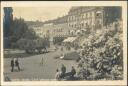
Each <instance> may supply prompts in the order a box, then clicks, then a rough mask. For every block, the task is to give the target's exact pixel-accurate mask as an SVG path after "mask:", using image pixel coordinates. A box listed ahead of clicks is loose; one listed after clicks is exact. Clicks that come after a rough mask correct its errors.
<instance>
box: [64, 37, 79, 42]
mask: <svg viewBox="0 0 128 86" xmlns="http://www.w3.org/2000/svg"><path fill="white" fill-rule="evenodd" d="M76 39H77V37H68V38H67V39H65V40H64V41H63V42H74V41H75V40H76Z"/></svg>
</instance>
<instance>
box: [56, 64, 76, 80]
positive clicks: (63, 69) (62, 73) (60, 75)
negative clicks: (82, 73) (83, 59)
mask: <svg viewBox="0 0 128 86" xmlns="http://www.w3.org/2000/svg"><path fill="white" fill-rule="evenodd" d="M75 74H76V70H75V68H74V67H73V66H72V69H71V71H70V72H66V67H65V66H64V64H62V66H61V69H60V70H59V69H57V70H56V75H55V78H56V80H61V79H64V78H65V77H66V76H69V77H71V78H74V75H75Z"/></svg>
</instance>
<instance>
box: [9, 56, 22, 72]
mask: <svg viewBox="0 0 128 86" xmlns="http://www.w3.org/2000/svg"><path fill="white" fill-rule="evenodd" d="M14 67H16V68H17V69H18V70H19V71H20V70H21V69H20V65H19V60H18V58H12V60H11V72H13V71H14Z"/></svg>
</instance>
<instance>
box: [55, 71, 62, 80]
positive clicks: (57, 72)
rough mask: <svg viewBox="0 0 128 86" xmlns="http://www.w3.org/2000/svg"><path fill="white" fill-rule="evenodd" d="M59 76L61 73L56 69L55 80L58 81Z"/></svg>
mask: <svg viewBox="0 0 128 86" xmlns="http://www.w3.org/2000/svg"><path fill="white" fill-rule="evenodd" d="M60 75H61V73H60V72H59V70H58V69H56V74H55V79H56V80H60Z"/></svg>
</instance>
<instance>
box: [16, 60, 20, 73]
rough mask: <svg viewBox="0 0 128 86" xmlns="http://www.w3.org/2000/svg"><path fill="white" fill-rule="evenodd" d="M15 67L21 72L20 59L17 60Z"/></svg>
mask: <svg viewBox="0 0 128 86" xmlns="http://www.w3.org/2000/svg"><path fill="white" fill-rule="evenodd" d="M15 66H16V67H17V68H18V70H19V71H20V65H19V60H18V58H17V59H16V60H15Z"/></svg>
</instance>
